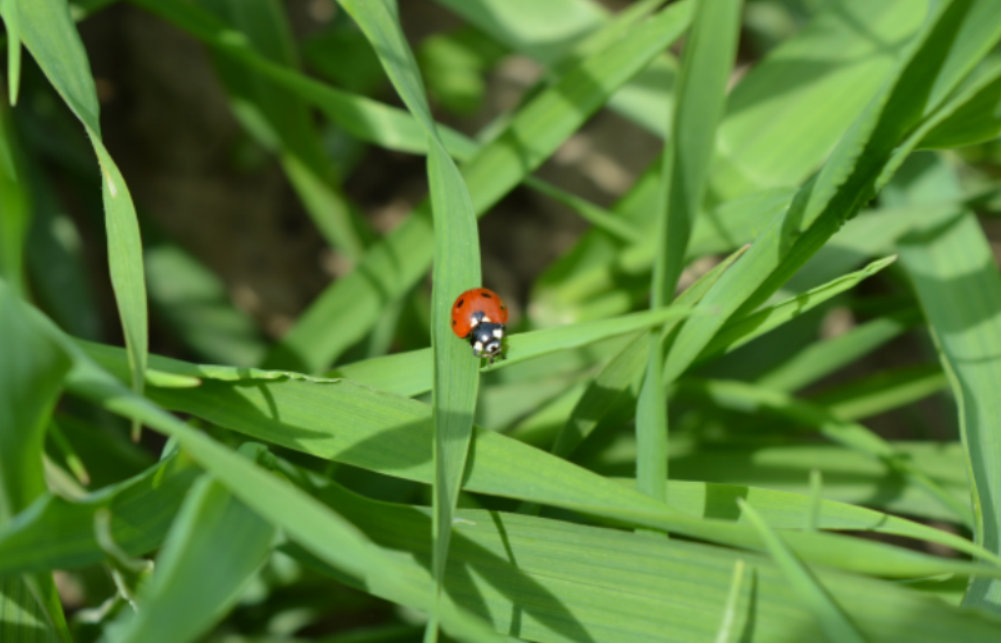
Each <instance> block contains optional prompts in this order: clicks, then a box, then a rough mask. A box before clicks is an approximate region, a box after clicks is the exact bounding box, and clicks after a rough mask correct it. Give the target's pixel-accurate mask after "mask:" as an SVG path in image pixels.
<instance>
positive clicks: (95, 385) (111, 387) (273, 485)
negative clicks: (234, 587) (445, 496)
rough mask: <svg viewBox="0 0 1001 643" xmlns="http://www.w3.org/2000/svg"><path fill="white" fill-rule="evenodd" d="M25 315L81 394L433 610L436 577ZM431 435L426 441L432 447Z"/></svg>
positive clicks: (450, 618) (324, 551)
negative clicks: (411, 567) (406, 563)
mask: <svg viewBox="0 0 1001 643" xmlns="http://www.w3.org/2000/svg"><path fill="white" fill-rule="evenodd" d="M25 319H30V321H31V322H32V323H33V324H34V327H36V328H37V329H39V330H41V331H42V332H43V333H44V334H45V335H46V336H47V337H49V338H50V339H52V340H54V341H56V342H58V344H59V345H60V347H61V348H62V349H63V350H64V351H66V353H67V354H68V355H70V356H71V357H72V359H73V362H74V365H73V369H72V370H71V372H70V374H69V377H68V379H67V385H68V387H69V388H70V390H72V391H73V392H74V393H75V394H77V395H79V396H81V397H83V398H86V399H89V400H91V401H94V402H95V403H97V404H100V405H101V406H102V407H104V408H106V409H108V410H110V411H113V412H115V413H117V414H120V415H124V416H126V417H134V418H138V419H140V420H141V421H142V422H144V423H145V424H147V425H148V426H150V427H152V428H154V429H156V430H158V431H162V432H163V433H165V434H167V435H169V436H171V437H173V438H175V439H176V440H177V441H178V442H179V443H180V445H181V447H182V448H183V449H184V450H185V451H186V452H187V453H188V454H190V455H191V457H193V458H194V459H195V460H196V461H197V462H199V463H200V464H201V465H202V466H203V467H205V469H206V470H207V471H209V472H210V473H211V474H212V475H213V476H214V477H215V478H216V479H217V480H219V481H220V482H221V483H222V484H223V485H225V486H226V488H227V489H229V491H230V492H231V493H233V495H234V496H236V497H237V498H239V499H240V500H241V501H242V502H244V503H245V504H246V505H247V506H248V507H250V508H251V509H253V510H254V511H255V512H256V513H257V514H259V515H260V516H261V517H263V518H265V519H266V520H267V521H268V522H270V523H271V524H272V525H274V526H276V527H280V528H282V529H283V530H284V531H285V533H287V534H288V535H289V536H290V537H291V538H293V539H294V540H296V541H297V542H299V543H300V544H302V545H303V546H304V547H305V548H307V549H308V550H310V551H311V552H313V553H314V554H315V555H316V556H318V557H319V558H320V559H322V560H324V561H325V562H327V563H329V564H331V565H334V566H336V567H338V568H340V569H343V570H344V571H345V572H347V573H348V574H351V575H353V576H354V577H356V578H360V579H364V581H365V582H366V583H368V584H370V585H371V587H372V588H373V590H372V591H375V592H376V593H381V592H386V593H388V594H390V595H391V596H393V600H395V601H397V602H400V603H401V604H405V605H409V606H411V607H415V608H418V609H424V610H427V611H431V608H432V605H431V604H430V601H429V600H428V597H429V596H430V594H431V586H430V584H429V583H427V582H425V580H424V579H416V580H415V579H413V578H410V579H404V578H403V576H402V575H401V574H400V564H399V561H397V560H396V559H395V558H393V557H391V556H389V555H388V554H386V553H385V552H383V551H382V550H381V549H379V548H378V547H376V546H374V545H373V544H372V543H371V542H370V541H368V540H367V539H366V538H365V537H364V536H362V535H361V534H360V533H359V532H358V531H357V530H356V529H355V528H354V527H353V526H352V525H351V524H350V523H348V522H346V521H345V520H344V519H343V518H342V517H341V516H339V515H337V514H335V513H334V512H332V511H330V510H329V509H327V508H326V507H324V506H323V505H321V504H320V503H319V502H317V501H316V500H315V499H314V498H312V497H310V496H308V495H306V494H304V493H302V492H301V491H299V490H298V489H296V488H295V487H293V486H292V485H290V484H289V483H287V482H285V481H284V480H282V479H281V478H278V477H277V476H275V475H272V474H270V473H268V472H266V471H264V470H263V469H261V468H260V467H257V466H255V465H253V464H251V463H250V462H248V461H247V460H246V459H245V458H243V457H241V456H239V455H237V454H236V453H234V452H233V451H231V450H229V449H228V448H226V447H224V446H223V445H221V444H219V443H217V442H215V441H214V440H212V439H211V438H209V437H207V436H206V435H204V434H203V433H201V432H200V431H197V430H195V429H193V428H192V427H190V426H189V425H187V424H185V423H184V422H181V421H180V420H178V419H177V418H175V417H173V416H172V415H170V414H169V413H166V412H165V411H163V410H162V409H160V408H159V407H157V406H156V405H154V404H152V403H150V402H149V401H148V400H146V399H145V398H143V397H141V396H139V395H137V394H135V393H134V392H132V391H130V390H129V389H127V388H125V387H123V386H122V385H121V383H120V382H119V381H118V380H116V379H114V378H113V377H112V376H111V375H109V374H108V373H106V372H105V371H103V370H102V369H101V368H100V367H99V366H97V365H96V364H95V363H94V362H92V361H91V360H90V359H89V358H88V357H87V356H86V355H84V354H83V353H82V352H81V351H80V349H79V348H77V347H76V345H75V344H74V343H73V342H72V340H70V339H69V338H68V337H67V336H65V335H63V334H62V333H61V332H60V331H59V330H58V329H57V328H55V326H53V325H52V324H51V322H49V321H48V320H47V319H45V318H44V317H42V316H41V315H40V314H37V313H32V315H31V316H30V318H28V317H26V318H25ZM429 442H430V440H427V441H425V442H424V444H425V448H426V445H427V444H428V443H429ZM437 608H438V610H439V613H440V615H441V619H442V621H441V622H442V626H443V627H444V628H445V630H446V631H448V632H450V633H451V634H453V635H456V636H464V637H468V638H472V639H475V640H484V641H492V640H499V639H500V637H499V636H498V635H497V634H496V633H495V632H493V631H492V629H491V628H489V627H488V626H486V625H485V624H484V623H483V622H482V621H481V620H479V619H477V618H475V617H472V616H470V615H469V614H468V613H467V612H465V611H463V610H462V609H460V608H458V607H457V606H456V605H455V604H454V603H452V602H450V601H443V602H441V603H440V604H439V605H437Z"/></svg>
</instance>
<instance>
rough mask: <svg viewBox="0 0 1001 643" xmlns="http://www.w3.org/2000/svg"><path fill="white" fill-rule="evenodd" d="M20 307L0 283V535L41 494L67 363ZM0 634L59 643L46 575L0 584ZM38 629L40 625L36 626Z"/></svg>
mask: <svg viewBox="0 0 1001 643" xmlns="http://www.w3.org/2000/svg"><path fill="white" fill-rule="evenodd" d="M25 309H26V306H25V304H23V303H22V302H21V301H20V300H19V299H18V298H17V296H16V295H15V294H14V292H13V291H12V290H11V288H10V287H9V286H8V285H7V284H6V282H5V281H3V280H2V279H0V355H2V356H3V357H2V359H0V528H6V527H7V526H8V525H9V523H10V522H11V519H12V518H13V517H14V515H15V514H17V513H18V512H20V511H21V510H23V509H24V508H26V507H27V506H28V505H29V504H30V503H31V502H32V501H34V500H35V499H36V498H37V497H38V496H40V495H41V494H43V493H44V492H45V490H46V486H45V479H44V474H43V470H42V454H43V451H44V440H45V427H46V426H47V424H48V422H49V419H50V416H51V414H52V409H53V407H54V406H55V404H56V400H57V398H58V396H59V394H60V393H61V391H62V379H63V377H64V376H65V374H66V372H67V371H68V370H69V367H70V362H69V361H68V360H67V358H66V356H65V355H63V354H62V351H61V350H60V349H59V348H58V347H57V346H56V345H55V344H54V343H53V342H52V341H50V340H49V338H47V337H46V336H45V335H44V334H43V333H40V332H38V330H37V329H36V328H35V327H34V326H33V325H32V324H31V323H30V322H29V321H28V319H27V317H26V315H25ZM4 581H5V582H4V583H3V584H2V585H0V590H2V591H0V619H2V621H0V631H5V632H6V633H7V634H9V635H10V636H11V637H12V638H14V639H15V640H16V638H17V637H19V636H28V632H25V631H21V629H22V628H23V627H32V626H30V625H26V623H30V622H31V621H32V620H36V619H38V620H41V621H43V622H44V627H43V629H44V630H48V633H49V634H51V635H53V636H55V637H57V638H59V639H60V640H63V641H68V640H70V635H69V630H68V628H67V625H66V617H65V616H64V615H63V610H62V605H61V604H60V602H59V596H58V594H57V593H56V586H55V583H54V581H53V579H52V575H51V574H45V573H39V574H31V575H23V576H20V577H12V578H9V579H4ZM39 625H42V624H41V623H39Z"/></svg>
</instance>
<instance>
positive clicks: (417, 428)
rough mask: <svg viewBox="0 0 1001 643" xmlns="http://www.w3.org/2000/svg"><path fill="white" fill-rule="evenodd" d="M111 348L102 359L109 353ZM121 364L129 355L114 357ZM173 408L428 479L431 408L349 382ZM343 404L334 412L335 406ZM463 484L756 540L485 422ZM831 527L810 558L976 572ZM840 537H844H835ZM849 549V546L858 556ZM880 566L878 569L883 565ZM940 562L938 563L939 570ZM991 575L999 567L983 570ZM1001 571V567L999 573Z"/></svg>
mask: <svg viewBox="0 0 1001 643" xmlns="http://www.w3.org/2000/svg"><path fill="white" fill-rule="evenodd" d="M106 358H107V355H105V356H104V357H102V361H104V360H105V359H106ZM109 361H110V363H111V364H112V365H114V364H115V363H116V362H117V367H118V369H119V370H120V369H121V365H122V364H121V357H120V356H119V357H118V358H117V359H114V358H112V359H111V360H109ZM150 395H151V396H152V397H153V399H154V400H156V401H158V402H159V403H161V404H163V405H164V406H165V407H166V408H171V409H175V410H178V411H183V412H185V413H190V414H192V415H195V416H198V417H201V418H204V419H205V420H208V421H210V422H213V423H215V424H218V425H220V426H223V427H227V428H230V429H233V430H236V431H239V432H241V433H244V434H246V435H249V436H251V437H252V438H254V439H258V440H264V441H266V442H269V443H272V444H278V445H281V446H284V447H288V448H291V449H295V450H298V451H303V452H305V453H309V454H311V455H315V456H318V457H322V458H327V459H331V460H335V461H338V462H344V463H347V464H352V465H355V466H359V467H362V468H365V469H371V470H373V471H378V472H380V473H383V474H386V475H390V476H394V477H400V478H404V479H410V480H417V481H420V482H423V483H425V484H430V483H431V481H432V480H433V467H432V462H431V459H432V453H431V448H430V443H431V425H430V416H431V412H430V408H428V407H427V406H426V405H424V404H422V403H420V402H417V401H414V400H408V399H406V398H401V397H398V396H394V395H389V394H384V393H380V392H377V391H373V390H372V389H368V388H365V387H361V386H357V385H354V384H352V383H351V382H349V381H347V380H341V381H331V382H327V383H320V382H314V381H308V380H296V379H286V380H281V379H279V380H275V379H256V380H255V379H250V380H245V381H242V382H241V381H237V382H227V381H211V380H204V381H203V383H202V386H200V387H198V388H195V389H155V388H152V389H151V390H150ZM331 407H336V408H338V409H339V413H338V415H337V416H336V417H335V418H332V417H331V416H330V414H329V412H328V411H327V410H328V409H329V408H331ZM474 439H475V447H474V453H475V456H474V457H473V458H471V460H470V468H469V471H468V472H467V475H468V477H467V478H466V480H465V481H464V488H465V489H467V490H470V491H476V492H481V493H487V494H490V495H498V496H502V497H509V498H516V499H518V500H525V501H530V502H537V503H539V504H546V505H552V506H558V507H564V508H568V509H571V510H574V511H577V512H581V513H586V514H591V515H596V516H601V517H604V518H605V519H610V520H613V521H616V522H623V521H624V522H626V523H629V524H633V525H635V526H645V527H650V528H654V529H664V530H668V531H676V532H678V533H682V534H687V535H689V536H693V537H696V538H703V539H708V540H712V541H714V542H719V543H723V544H729V545H735V546H740V547H751V548H754V547H756V543H757V540H756V539H755V537H754V536H753V535H752V534H751V532H749V531H748V530H746V529H745V528H744V527H740V526H737V525H732V524H729V523H725V522H722V521H704V520H698V519H692V518H689V517H686V516H683V515H682V514H679V513H678V512H677V511H673V510H670V509H669V508H667V507H666V506H664V505H663V504H661V503H659V502H655V501H652V500H650V499H649V498H647V497H645V496H643V495H641V494H638V493H636V492H634V491H630V490H629V489H624V488H622V487H620V486H619V485H617V484H615V483H614V482H612V481H610V480H607V479H605V478H603V477H601V476H597V475H595V474H593V473H591V472H589V471H586V470H584V469H581V468H579V467H576V466H574V465H572V464H570V463H568V462H566V461H565V460H561V459H559V458H556V457H554V456H552V455H550V454H548V453H545V452H543V451H540V450H538V449H534V448H532V447H529V446H527V445H525V444H523V443H520V442H517V441H515V440H512V439H510V438H507V437H505V436H502V435H499V434H496V433H492V432H489V431H481V430H477V431H476V433H475V436H474ZM831 538H834V536H831V535H829V534H822V533H820V534H791V535H790V536H789V539H788V542H789V543H790V545H791V546H793V547H794V549H795V550H796V551H797V554H798V555H800V556H801V557H804V558H806V559H808V560H811V561H816V562H823V563H826V564H829V565H835V566H848V567H850V568H852V569H857V570H864V571H866V573H879V574H884V575H889V576H899V575H904V576H907V575H921V574H926V573H927V574H931V573H937V572H938V571H942V570H943V566H945V567H946V568H948V569H951V570H966V571H967V573H969V572H972V571H973V570H972V569H971V568H969V566H967V565H966V564H956V563H952V562H949V561H940V560H935V559H932V558H930V557H927V556H923V555H921V554H917V553H915V552H909V551H906V550H902V549H899V548H892V547H887V546H885V545H880V544H876V543H869V542H863V541H859V540H855V539H837V540H836V541H828V539H831ZM835 543H836V544H835ZM846 552H851V553H850V554H848V553H846ZM877 570H878V571H877ZM932 570H935V571H932ZM984 573H993V572H991V571H990V570H987V569H985V570H984ZM998 573H999V574H1001V572H998Z"/></svg>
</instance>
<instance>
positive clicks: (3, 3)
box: [0, 0, 21, 105]
mask: <svg viewBox="0 0 1001 643" xmlns="http://www.w3.org/2000/svg"><path fill="white" fill-rule="evenodd" d="M0 18H2V19H3V26H4V29H6V30H7V100H9V101H10V104H11V105H16V104H17V94H18V88H19V87H20V85H21V26H20V17H19V16H18V14H17V0H0Z"/></svg>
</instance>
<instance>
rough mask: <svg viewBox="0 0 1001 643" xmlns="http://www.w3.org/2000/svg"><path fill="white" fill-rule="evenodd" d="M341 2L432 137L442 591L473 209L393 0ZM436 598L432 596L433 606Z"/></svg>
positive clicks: (463, 425)
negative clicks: (458, 319)
mask: <svg viewBox="0 0 1001 643" xmlns="http://www.w3.org/2000/svg"><path fill="white" fill-rule="evenodd" d="M342 5H343V6H344V7H345V9H346V10H347V11H348V12H349V13H350V14H351V17H352V18H354V20H355V22H357V23H358V25H359V26H360V27H361V29H362V31H363V32H364V33H365V35H366V37H367V38H368V40H369V42H371V43H372V46H373V48H374V49H375V51H376V54H377V55H378V56H379V59H380V61H381V62H382V65H383V68H384V69H385V70H386V73H387V75H388V76H389V78H390V80H391V81H392V83H393V86H394V87H395V88H396V91H397V92H398V93H399V94H400V97H401V98H402V99H403V102H404V103H405V104H406V105H407V108H408V109H409V110H410V112H411V113H412V114H413V115H414V118H415V119H416V120H417V122H418V123H420V124H421V126H422V127H424V129H425V131H426V132H427V137H428V139H429V145H428V160H427V173H428V186H429V191H430V193H431V211H432V217H433V237H434V255H433V256H434V259H433V262H432V272H431V278H432V288H431V348H432V351H433V354H434V386H433V387H432V389H431V404H432V408H433V412H432V421H433V423H434V468H435V482H434V507H435V513H434V521H433V527H432V531H431V533H432V538H433V539H434V550H433V555H432V576H433V577H434V580H435V585H436V596H440V593H441V588H442V583H443V582H444V577H445V566H446V564H447V561H448V548H449V545H450V543H451V535H452V523H453V516H454V514H455V507H456V503H457V502H458V500H459V490H460V488H461V486H462V480H463V476H464V474H465V471H466V461H467V458H468V455H469V445H470V441H471V439H472V433H473V417H474V415H475V414H476V395H477V392H478V389H479V369H478V367H479V364H477V360H476V359H475V358H470V356H469V355H468V353H466V346H465V345H464V343H463V342H460V341H457V339H456V338H455V337H454V336H453V333H452V327H451V324H450V323H449V316H450V313H451V310H452V303H453V302H454V301H455V299H456V297H458V296H459V294H460V293H462V292H464V291H466V290H468V289H469V288H473V287H477V286H480V285H481V279H482V278H481V276H480V240H479V234H478V231H477V227H476V213H475V210H474V208H473V201H472V199H471V198H470V196H469V191H468V189H467V187H466V184H465V182H464V180H463V177H462V175H461V174H460V173H459V169H458V168H457V167H456V165H455V163H454V162H453V161H452V158H451V157H450V156H449V155H448V152H447V151H446V149H445V146H444V144H443V143H442V141H441V138H440V137H439V134H438V131H437V129H436V127H435V122H434V117H433V116H432V115H431V108H430V106H429V105H428V103H427V98H426V96H425V92H424V85H423V82H422V81H421V77H420V72H419V71H418V69H417V62H416V60H415V59H414V56H413V52H411V51H410V47H409V46H408V45H407V41H406V38H405V37H404V35H403V30H402V28H401V27H400V24H399V16H398V14H397V8H396V4H395V2H393V0H384V1H381V2H356V1H354V0H342ZM439 600H440V599H436V601H435V604H436V605H437V603H438V601H439ZM438 618H439V617H438V609H437V608H436V609H435V610H434V612H433V618H432V619H431V621H430V622H429V624H428V630H427V632H428V639H429V640H435V639H436V638H437V627H438Z"/></svg>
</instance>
